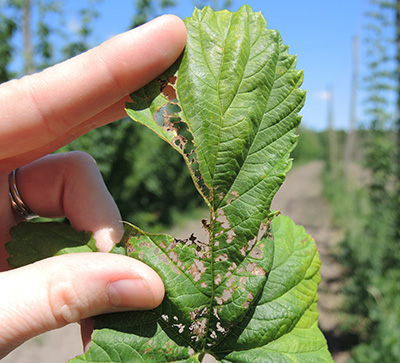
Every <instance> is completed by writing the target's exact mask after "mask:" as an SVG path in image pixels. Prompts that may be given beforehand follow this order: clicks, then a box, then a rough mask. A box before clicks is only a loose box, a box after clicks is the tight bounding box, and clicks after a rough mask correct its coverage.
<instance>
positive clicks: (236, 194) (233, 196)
mask: <svg viewBox="0 0 400 363" xmlns="http://www.w3.org/2000/svg"><path fill="white" fill-rule="evenodd" d="M238 198H239V192H237V191H236V190H235V191H233V192H230V193H229V194H228V196H227V197H226V204H231V203H232V202H234V201H235V200H236V199H238Z"/></svg>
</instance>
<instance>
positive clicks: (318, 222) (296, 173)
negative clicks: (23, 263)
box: [1, 162, 349, 363]
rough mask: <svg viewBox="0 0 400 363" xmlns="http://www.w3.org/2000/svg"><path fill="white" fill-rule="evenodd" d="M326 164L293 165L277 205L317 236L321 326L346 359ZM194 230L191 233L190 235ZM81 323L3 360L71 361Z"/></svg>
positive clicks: (195, 225) (179, 232) (181, 232)
mask: <svg viewBox="0 0 400 363" xmlns="http://www.w3.org/2000/svg"><path fill="white" fill-rule="evenodd" d="M322 169H323V164H322V163H321V162H312V163H309V164H307V165H304V166H300V167H297V168H295V169H294V170H292V171H291V172H290V173H289V174H288V177H287V179H286V181H285V183H284V185H283V186H282V188H281V189H280V191H279V192H278V194H277V195H276V197H275V199H274V202H273V205H272V208H273V209H279V210H280V211H281V212H282V214H284V215H288V216H290V217H291V218H292V219H293V220H294V221H295V222H296V223H297V224H301V225H303V226H304V227H305V228H306V231H307V232H308V233H309V234H311V235H312V236H313V237H314V239H315V240H316V242H317V245H318V249H319V251H320V257H321V261H322V267H321V276H322V282H321V285H320V290H319V297H320V301H319V311H320V327H321V329H322V330H323V332H324V333H325V336H326V337H327V340H328V344H329V347H330V351H331V352H332V354H333V357H334V360H335V362H336V363H345V362H347V360H348V357H349V354H348V353H347V352H343V351H341V346H340V343H339V339H338V324H339V312H338V308H339V305H340V288H341V286H340V282H339V281H340V275H341V268H340V266H339V265H338V264H337V263H336V261H335V260H334V258H333V257H332V256H333V254H334V253H335V251H336V249H337V242H338V241H339V240H340V231H338V230H336V229H335V228H333V227H332V223H331V214H330V211H329V206H328V204H327V203H326V201H325V200H324V198H323V197H322V183H321V172H322ZM188 231H190V233H191V232H195V233H196V235H197V236H198V237H199V238H200V235H199V234H200V233H202V229H201V225H200V223H199V222H198V221H189V222H188V223H187V224H186V225H185V228H179V227H177V228H175V229H174V230H173V231H171V234H173V235H174V236H176V237H187V236H188V233H189V232H188ZM190 233H189V235H190ZM81 352H82V347H81V343H80V333H79V326H78V325H77V324H74V325H70V326H68V327H65V328H62V329H59V330H56V331H53V332H49V333H46V334H44V335H41V336H39V337H36V338H34V339H32V340H30V341H28V342H26V343H25V344H23V345H22V346H20V347H19V348H17V349H16V350H15V351H13V352H12V353H11V354H9V355H8V356H7V357H6V358H4V359H3V360H1V363H66V362H67V361H68V360H69V359H71V358H72V357H74V356H76V355H79V354H81Z"/></svg>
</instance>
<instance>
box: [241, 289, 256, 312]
mask: <svg viewBox="0 0 400 363" xmlns="http://www.w3.org/2000/svg"><path fill="white" fill-rule="evenodd" d="M253 300H254V295H253V294H252V293H251V292H249V293H248V294H247V299H246V301H245V302H244V303H243V307H244V308H245V309H247V308H249V307H250V304H251V302H252V301H253Z"/></svg>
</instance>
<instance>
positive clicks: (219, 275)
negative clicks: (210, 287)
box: [214, 273, 222, 285]
mask: <svg viewBox="0 0 400 363" xmlns="http://www.w3.org/2000/svg"><path fill="white" fill-rule="evenodd" d="M221 282H222V276H221V274H220V273H218V274H217V276H215V279H214V284H215V285H219V284H220V283H221Z"/></svg>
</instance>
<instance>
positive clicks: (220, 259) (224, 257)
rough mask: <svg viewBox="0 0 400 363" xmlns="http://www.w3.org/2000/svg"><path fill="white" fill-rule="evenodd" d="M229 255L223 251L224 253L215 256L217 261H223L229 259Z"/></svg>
mask: <svg viewBox="0 0 400 363" xmlns="http://www.w3.org/2000/svg"><path fill="white" fill-rule="evenodd" d="M228 259H229V257H228V255H227V254H226V253H223V254H222V255H219V256H218V257H216V258H215V262H223V261H228Z"/></svg>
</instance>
